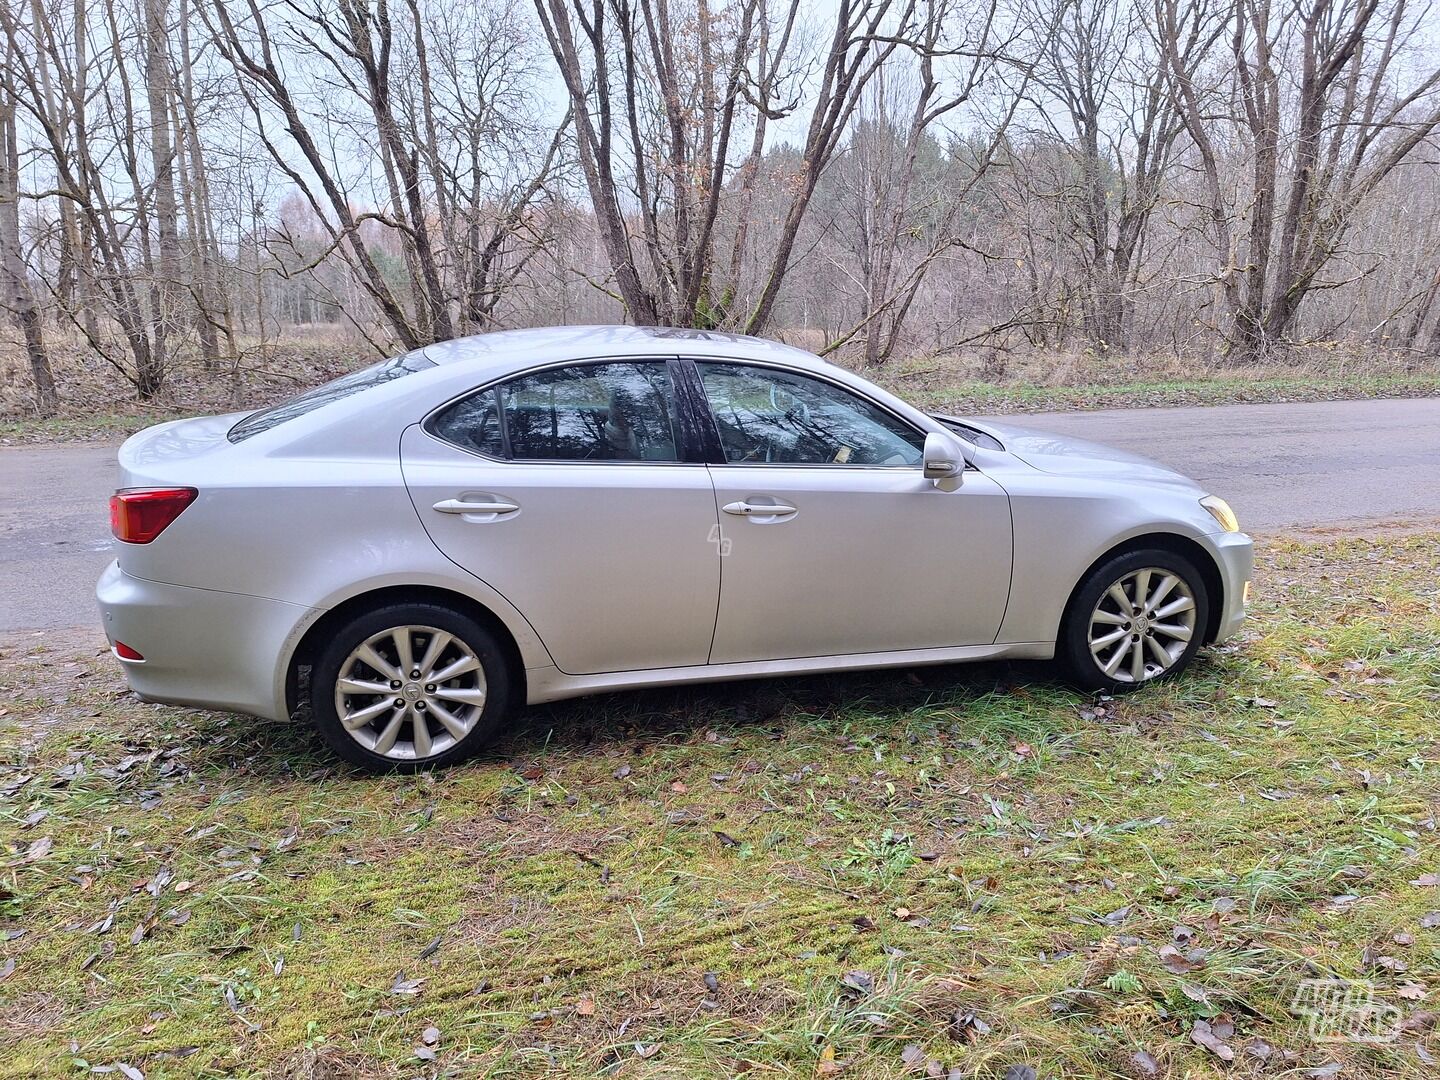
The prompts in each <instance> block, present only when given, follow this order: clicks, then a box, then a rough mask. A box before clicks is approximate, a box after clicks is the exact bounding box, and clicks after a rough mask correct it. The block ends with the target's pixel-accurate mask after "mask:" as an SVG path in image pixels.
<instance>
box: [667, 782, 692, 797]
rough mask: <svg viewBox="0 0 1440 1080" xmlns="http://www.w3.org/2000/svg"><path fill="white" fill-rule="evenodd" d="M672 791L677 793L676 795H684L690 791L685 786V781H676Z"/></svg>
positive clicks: (671, 788) (672, 785)
mask: <svg viewBox="0 0 1440 1080" xmlns="http://www.w3.org/2000/svg"><path fill="white" fill-rule="evenodd" d="M670 790H671V791H673V792H675V794H676V795H684V794H685V793H686V792H687V791H689V790H690V789H689V788H688V787H686V786H685V782H684V781H683V780H676V781H675V782H674V783H673V784H671V785H670Z"/></svg>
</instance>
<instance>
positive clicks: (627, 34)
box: [0, 0, 1440, 416]
mask: <svg viewBox="0 0 1440 1080" xmlns="http://www.w3.org/2000/svg"><path fill="white" fill-rule="evenodd" d="M1437 125H1440V18H1437V15H1436V13H1435V12H1434V9H1433V8H1432V7H1431V6H1429V5H1428V4H1416V3H1412V2H1410V0H1275V2H1272V0H1196V2H1193V3H1181V2H1180V0H825V2H823V3H810V2H808V0H533V5H532V6H524V7H522V6H513V7H512V6H510V5H506V4H503V3H499V2H498V0H478V2H476V3H458V4H443V3H435V2H431V0H395V2H392V0H283V2H279V0H13V2H11V3H8V4H6V5H4V6H3V7H0V307H3V308H4V309H5V315H6V318H5V320H4V321H5V327H4V330H3V333H0V336H3V337H4V338H5V339H7V340H8V341H9V342H10V343H11V344H10V345H9V346H7V347H10V348H12V349H14V350H18V355H22V356H23V357H24V365H23V370H24V372H25V373H26V376H27V379H28V386H27V397H28V405H27V408H29V409H30V410H31V411H32V412H33V414H35V415H41V416H43V415H48V414H51V413H54V412H55V411H56V410H57V408H58V407H59V405H60V402H61V401H62V399H63V398H64V397H65V395H66V393H67V385H66V382H67V379H70V378H73V377H75V374H74V373H75V372H76V371H77V370H79V371H83V370H84V369H85V368H87V367H88V368H95V369H100V370H103V371H104V372H105V373H106V374H107V376H109V377H111V378H112V379H114V380H115V381H117V382H118V383H120V384H122V385H123V386H124V387H125V388H126V392H127V393H129V394H131V395H133V397H135V398H136V399H138V400H140V401H148V400H155V399H158V398H161V397H163V395H164V394H165V392H166V388H167V384H169V383H170V382H171V381H173V379H174V378H175V377H176V373H177V372H179V371H181V370H182V369H183V370H184V371H185V372H186V377H187V378H189V379H192V380H194V379H200V380H204V381H210V382H213V383H214V384H215V385H216V386H217V387H233V388H234V397H235V398H236V399H237V400H238V399H239V398H240V397H241V396H242V390H241V388H242V387H243V385H244V383H245V380H246V378H247V376H248V375H249V374H251V373H254V372H260V371H267V370H273V368H274V366H275V365H276V364H277V363H281V362H282V361H283V357H284V356H285V355H286V353H287V350H289V351H291V352H293V351H301V352H303V351H304V350H306V349H307V348H309V347H311V346H312V345H314V346H315V347H317V348H318V347H323V348H325V349H329V350H332V351H335V350H338V351H339V353H341V354H343V355H344V356H345V357H346V358H347V359H346V363H348V364H350V365H351V366H353V365H354V364H358V363H361V362H364V361H365V360H366V359H367V358H374V357H378V356H380V355H384V354H388V353H393V352H395V351H398V350H403V349H412V348H416V347H418V346H422V345H424V344H427V343H429V342H432V341H436V340H443V339H446V338H451V337H455V336H459V335H463V334H469V333H478V332H484V331H488V330H494V329H502V328H508V327H515V326H530V325H540V324H553V323H588V322H613V321H631V322H639V323H658V324H665V325H677V326H693V327H702V328H713V329H724V330H733V331H737V332H744V333H755V334H764V335H768V336H772V337H780V338H783V339H786V340H790V341H794V342H796V343H799V344H803V345H805V346H806V347H809V348H812V349H815V350H817V351H821V352H824V353H826V354H827V355H831V356H834V357H836V358H837V359H843V360H844V361H845V362H847V363H852V364H856V365H863V366H865V367H867V368H871V369H877V368H883V366H884V365H886V364H887V363H890V362H892V361H893V360H894V359H895V358H897V357H905V358H914V357H917V356H940V357H943V356H946V355H955V354H957V353H958V352H961V351H966V350H969V351H971V352H976V351H978V352H979V353H980V354H982V355H986V356H999V357H1004V356H1006V355H1010V354H1012V353H1026V354H1033V355H1039V356H1041V357H1044V356H1048V355H1056V356H1059V355H1068V356H1071V357H1074V356H1079V357H1081V358H1082V359H1081V362H1084V361H1083V358H1085V357H1094V358H1097V362H1099V361H1100V360H1110V359H1113V358H1115V357H1126V356H1131V355H1135V356H1138V355H1153V354H1157V353H1158V354H1165V355H1167V356H1173V357H1176V358H1182V359H1183V358H1198V359H1200V360H1202V361H1211V362H1213V361H1221V360H1223V362H1224V363H1226V364H1227V365H1231V366H1241V367H1243V366H1245V365H1258V364H1262V363H1264V362H1266V360H1267V358H1270V357H1272V356H1274V355H1275V354H1276V353H1277V352H1283V351H1285V350H1289V349H1293V348H1295V347H1296V346H1303V345H1312V346H1315V345H1318V346H1320V347H1322V348H1348V349H1355V348H1360V349H1374V350H1382V349H1383V350H1390V351H1397V352H1403V353H1404V354H1405V355H1407V356H1411V357H1422V358H1423V357H1430V358H1432V360H1431V361H1429V362H1430V363H1432V364H1433V358H1434V357H1436V356H1437V355H1440V303H1437V300H1440V211H1437V205H1440V145H1437V136H1436V128H1437ZM59 353H64V354H65V355H66V356H69V357H72V358H73V357H74V356H76V355H79V356H81V357H82V362H81V363H79V364H76V363H74V362H69V363H66V364H57V363H55V360H54V357H55V356H56V355H57V354H59ZM277 357H279V358H281V359H280V360H277Z"/></svg>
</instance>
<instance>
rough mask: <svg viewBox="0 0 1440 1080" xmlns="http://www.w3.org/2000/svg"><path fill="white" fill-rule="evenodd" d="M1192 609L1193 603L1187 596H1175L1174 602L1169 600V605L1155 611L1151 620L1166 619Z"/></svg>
mask: <svg viewBox="0 0 1440 1080" xmlns="http://www.w3.org/2000/svg"><path fill="white" fill-rule="evenodd" d="M1194 607H1195V601H1194V600H1191V599H1190V598H1189V597H1188V596H1177V597H1176V598H1175V599H1174V600H1171V601H1170V603H1168V604H1166V605H1165V606H1164V607H1163V608H1161V609H1160V610H1158V611H1156V612H1155V613H1154V614H1153V615H1152V616H1151V618H1152V619H1168V618H1170V616H1171V615H1178V614H1180V612H1182V611H1192V610H1194Z"/></svg>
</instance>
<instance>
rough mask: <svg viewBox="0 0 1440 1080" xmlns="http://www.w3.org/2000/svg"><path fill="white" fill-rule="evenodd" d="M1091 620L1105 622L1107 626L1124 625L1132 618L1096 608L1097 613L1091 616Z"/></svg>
mask: <svg viewBox="0 0 1440 1080" xmlns="http://www.w3.org/2000/svg"><path fill="white" fill-rule="evenodd" d="M1090 621H1091V622H1092V623H1097V622H1098V623H1104V624H1105V625H1106V626H1124V625H1125V624H1126V623H1127V622H1129V621H1130V620H1129V619H1127V618H1126V617H1125V616H1124V615H1117V614H1115V613H1114V612H1113V611H1105V610H1104V609H1102V608H1096V609H1095V614H1093V615H1091V616H1090Z"/></svg>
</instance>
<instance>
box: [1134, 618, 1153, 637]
mask: <svg viewBox="0 0 1440 1080" xmlns="http://www.w3.org/2000/svg"><path fill="white" fill-rule="evenodd" d="M1135 629H1136V630H1139V631H1140V632H1141V633H1142V634H1143V633H1144V632H1145V631H1146V630H1149V629H1150V620H1149V619H1148V618H1146V617H1145V616H1144V615H1141V616H1140V617H1139V618H1137V619H1136V620H1135Z"/></svg>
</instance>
